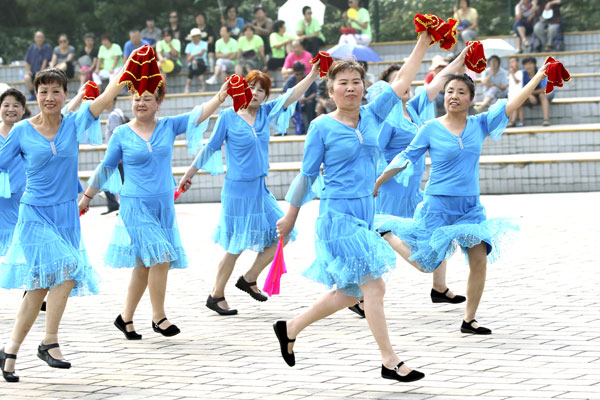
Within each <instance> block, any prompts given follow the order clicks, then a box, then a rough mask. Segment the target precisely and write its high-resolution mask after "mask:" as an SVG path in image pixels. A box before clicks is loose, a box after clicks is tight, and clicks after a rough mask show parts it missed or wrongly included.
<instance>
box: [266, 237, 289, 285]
mask: <svg viewBox="0 0 600 400" xmlns="http://www.w3.org/2000/svg"><path fill="white" fill-rule="evenodd" d="M286 272H287V269H286V268H285V261H284V260H283V238H280V239H279V244H277V250H275V258H273V263H272V264H271V269H269V274H268V275H267V279H265V286H264V287H263V291H264V292H266V293H267V294H268V295H269V296H273V295H274V294H279V289H280V284H281V275H283V274H285V273H286Z"/></svg>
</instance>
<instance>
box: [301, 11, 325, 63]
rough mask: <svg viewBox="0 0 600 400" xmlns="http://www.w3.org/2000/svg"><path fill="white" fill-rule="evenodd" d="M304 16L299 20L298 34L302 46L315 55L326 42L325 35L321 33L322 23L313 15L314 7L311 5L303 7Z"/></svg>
mask: <svg viewBox="0 0 600 400" xmlns="http://www.w3.org/2000/svg"><path fill="white" fill-rule="evenodd" d="M302 15H303V16H304V18H303V19H302V20H301V21H300V22H298V30H297V31H296V35H298V38H299V39H301V40H302V46H304V48H305V49H306V50H308V51H309V52H310V54H312V55H313V57H314V56H316V55H317V53H318V52H319V49H320V48H321V47H322V46H323V45H324V44H325V36H323V34H322V33H321V24H319V21H317V20H316V19H314V18H313V17H312V9H311V8H310V7H309V6H304V7H303V8H302Z"/></svg>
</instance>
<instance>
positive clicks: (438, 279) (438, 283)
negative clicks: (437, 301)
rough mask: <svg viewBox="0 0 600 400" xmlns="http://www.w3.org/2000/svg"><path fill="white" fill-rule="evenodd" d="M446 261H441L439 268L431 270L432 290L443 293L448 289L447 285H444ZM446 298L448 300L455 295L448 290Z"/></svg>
mask: <svg viewBox="0 0 600 400" xmlns="http://www.w3.org/2000/svg"><path fill="white" fill-rule="evenodd" d="M446 267H447V263H446V260H444V261H442V263H441V264H440V266H439V267H437V268H436V269H435V270H433V289H434V290H436V291H438V292H441V293H444V292H445V291H446V289H448V284H447V283H446ZM446 296H448V297H450V298H454V296H455V294H454V293H452V290H448V293H446Z"/></svg>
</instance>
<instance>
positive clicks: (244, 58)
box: [235, 24, 265, 76]
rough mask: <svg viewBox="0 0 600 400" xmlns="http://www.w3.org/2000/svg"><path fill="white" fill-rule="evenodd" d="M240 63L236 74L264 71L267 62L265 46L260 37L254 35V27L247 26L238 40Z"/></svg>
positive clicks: (237, 65)
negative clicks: (263, 65) (255, 70)
mask: <svg viewBox="0 0 600 400" xmlns="http://www.w3.org/2000/svg"><path fill="white" fill-rule="evenodd" d="M237 58H238V63H237V64H236V66H235V73H236V74H240V75H244V76H245V75H246V74H247V73H248V72H250V71H252V70H253V69H258V70H260V69H262V64H264V62H265V44H264V42H263V40H262V39H261V37H260V36H258V35H255V34H254V26H252V25H250V24H247V25H246V26H244V29H243V30H242V36H240V38H239V39H238V55H237Z"/></svg>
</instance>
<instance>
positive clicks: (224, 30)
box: [219, 26, 229, 39]
mask: <svg viewBox="0 0 600 400" xmlns="http://www.w3.org/2000/svg"><path fill="white" fill-rule="evenodd" d="M219 35H221V37H222V38H225V39H227V38H228V37H229V32H228V31H227V28H226V27H224V26H222V27H221V30H220V31H219Z"/></svg>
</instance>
